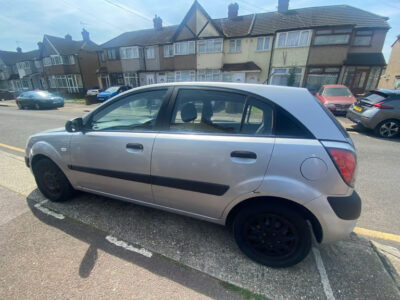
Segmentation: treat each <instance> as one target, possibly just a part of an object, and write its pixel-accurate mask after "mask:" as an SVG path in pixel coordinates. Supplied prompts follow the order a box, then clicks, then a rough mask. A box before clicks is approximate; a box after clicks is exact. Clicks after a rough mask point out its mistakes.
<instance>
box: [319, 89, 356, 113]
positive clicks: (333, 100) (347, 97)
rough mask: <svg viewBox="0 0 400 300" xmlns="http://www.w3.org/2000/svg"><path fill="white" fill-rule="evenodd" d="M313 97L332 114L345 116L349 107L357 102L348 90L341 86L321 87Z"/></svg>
mask: <svg viewBox="0 0 400 300" xmlns="http://www.w3.org/2000/svg"><path fill="white" fill-rule="evenodd" d="M315 97H316V98H317V99H318V100H319V101H320V102H321V103H322V104H323V105H324V106H325V107H326V108H327V109H329V110H330V111H331V112H333V113H344V114H345V113H346V112H347V110H348V109H349V107H350V106H351V105H352V104H353V103H354V102H356V101H357V99H356V98H355V97H354V96H353V94H352V93H351V92H350V90H349V89H348V88H347V87H346V86H345V85H341V84H326V85H323V86H321V88H320V89H319V90H318V92H317V93H316V94H315Z"/></svg>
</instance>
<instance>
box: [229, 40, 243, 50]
mask: <svg viewBox="0 0 400 300" xmlns="http://www.w3.org/2000/svg"><path fill="white" fill-rule="evenodd" d="M241 51H242V41H241V40H229V52H230V53H238V52H241Z"/></svg>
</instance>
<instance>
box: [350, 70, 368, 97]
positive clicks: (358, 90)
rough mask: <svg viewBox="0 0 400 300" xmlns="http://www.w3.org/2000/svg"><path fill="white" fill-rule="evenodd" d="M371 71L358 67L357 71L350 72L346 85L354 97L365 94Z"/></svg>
mask: <svg viewBox="0 0 400 300" xmlns="http://www.w3.org/2000/svg"><path fill="white" fill-rule="evenodd" d="M369 71H370V70H369V67H361V68H360V67H358V68H356V69H355V71H351V72H349V74H348V78H347V80H346V82H345V84H346V85H347V86H348V87H349V88H350V90H351V92H352V93H353V94H354V95H359V94H363V93H364V92H365V86H366V84H367V81H368V76H369V73H370V72H369Z"/></svg>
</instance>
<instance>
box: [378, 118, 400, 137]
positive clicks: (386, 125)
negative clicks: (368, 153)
mask: <svg viewBox="0 0 400 300" xmlns="http://www.w3.org/2000/svg"><path fill="white" fill-rule="evenodd" d="M375 132H376V133H377V134H378V135H379V136H380V137H383V138H393V137H395V136H397V135H398V134H399V133H400V123H399V122H398V121H396V120H386V121H383V122H381V123H380V124H379V125H378V126H376V128H375Z"/></svg>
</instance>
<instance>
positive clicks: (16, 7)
mask: <svg viewBox="0 0 400 300" xmlns="http://www.w3.org/2000/svg"><path fill="white" fill-rule="evenodd" d="M232 2H237V3H238V4H239V15H243V14H251V13H256V12H269V11H276V8H277V4H278V0H263V1H261V0H217V1H216V0H199V3H200V4H201V5H202V6H203V7H204V8H205V10H206V11H207V12H208V14H209V15H210V16H211V17H212V18H224V17H226V16H227V11H228V5H229V4H230V3H232ZM192 3H193V0H172V1H171V0H170V1H168V0H141V1H140V0H55V1H54V0H53V1H52V0H29V1H26V0H12V1H10V0H0V7H1V8H2V9H1V10H0V49H1V50H8V51H15V49H16V48H17V47H18V46H19V47H21V48H22V50H23V51H30V50H35V49H37V42H39V41H41V40H42V39H43V34H49V35H55V36H60V37H64V36H65V35H66V34H67V33H68V34H70V35H72V38H73V39H74V40H81V39H82V36H81V31H82V28H83V27H85V28H86V30H88V31H89V32H90V38H91V40H92V41H94V42H96V43H98V44H102V43H104V42H106V41H108V40H110V39H112V38H114V37H116V36H118V35H119V34H121V33H123V32H126V31H133V30H138V29H145V28H151V27H153V18H154V15H156V14H157V15H159V16H160V17H161V18H162V19H163V25H174V24H179V23H180V22H181V21H182V19H183V18H184V16H185V14H186V13H187V11H188V10H189V8H190V6H191V5H192ZM338 4H347V5H352V6H355V7H358V8H361V9H364V10H368V11H370V12H373V13H375V14H378V15H381V16H386V17H389V21H388V22H389V25H390V26H391V29H390V30H389V32H388V34H387V36H386V41H385V45H384V49H383V54H384V55H385V58H386V61H387V60H388V59H389V55H390V50H391V45H392V44H393V42H394V41H395V40H396V36H397V35H399V34H400V0H380V1H377V0H291V1H290V2H289V9H291V8H292V9H294V8H303V7H311V6H324V5H338Z"/></svg>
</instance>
